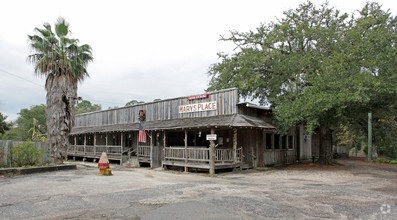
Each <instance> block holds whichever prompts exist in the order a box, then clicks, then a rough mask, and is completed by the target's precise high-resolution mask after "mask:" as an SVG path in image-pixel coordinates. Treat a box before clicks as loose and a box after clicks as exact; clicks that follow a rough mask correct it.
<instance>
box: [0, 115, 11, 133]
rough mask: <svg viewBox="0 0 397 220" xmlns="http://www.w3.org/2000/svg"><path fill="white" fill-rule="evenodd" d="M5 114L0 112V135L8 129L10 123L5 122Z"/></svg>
mask: <svg viewBox="0 0 397 220" xmlns="http://www.w3.org/2000/svg"><path fill="white" fill-rule="evenodd" d="M6 119H7V116H4V115H3V114H2V113H1V112H0V135H1V134H4V133H5V132H6V131H7V130H9V129H10V124H9V123H7V122H6Z"/></svg>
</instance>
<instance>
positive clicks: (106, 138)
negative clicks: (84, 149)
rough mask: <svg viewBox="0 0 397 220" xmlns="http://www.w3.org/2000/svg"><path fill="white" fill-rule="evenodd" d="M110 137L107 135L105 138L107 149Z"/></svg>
mask: <svg viewBox="0 0 397 220" xmlns="http://www.w3.org/2000/svg"><path fill="white" fill-rule="evenodd" d="M108 136H109V134H108V133H106V136H105V146H106V147H107V146H108Z"/></svg>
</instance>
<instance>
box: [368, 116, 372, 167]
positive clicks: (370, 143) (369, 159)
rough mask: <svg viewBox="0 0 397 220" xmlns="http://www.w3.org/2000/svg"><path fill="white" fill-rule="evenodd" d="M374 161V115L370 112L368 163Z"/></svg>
mask: <svg viewBox="0 0 397 220" xmlns="http://www.w3.org/2000/svg"><path fill="white" fill-rule="evenodd" d="M371 161H372V113H371V112H368V162H371Z"/></svg>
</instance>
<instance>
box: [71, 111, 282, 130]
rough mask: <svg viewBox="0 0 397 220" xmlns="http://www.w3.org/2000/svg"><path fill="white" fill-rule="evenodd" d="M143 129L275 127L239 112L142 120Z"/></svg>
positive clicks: (107, 127)
mask: <svg viewBox="0 0 397 220" xmlns="http://www.w3.org/2000/svg"><path fill="white" fill-rule="evenodd" d="M142 126H143V127H144V128H145V130H169V129H184V128H199V127H214V126H218V127H255V128H264V129H274V128H275V127H274V126H273V125H271V124H269V123H267V122H265V121H264V120H262V119H260V118H257V117H251V116H247V115H241V114H232V115H218V116H211V117H198V118H179V119H172V120H164V121H144V122H142ZM137 130H139V123H129V124H114V125H101V126H89V127H73V128H72V132H71V134H84V133H105V132H124V131H137Z"/></svg>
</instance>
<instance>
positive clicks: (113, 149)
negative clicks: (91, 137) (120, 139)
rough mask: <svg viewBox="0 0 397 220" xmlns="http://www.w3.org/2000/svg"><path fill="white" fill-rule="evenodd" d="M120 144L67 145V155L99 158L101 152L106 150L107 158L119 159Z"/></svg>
mask: <svg viewBox="0 0 397 220" xmlns="http://www.w3.org/2000/svg"><path fill="white" fill-rule="evenodd" d="M121 149H122V147H121V146H110V145H95V146H93V145H69V147H68V150H67V154H68V155H69V156H78V157H93V158H99V157H100V156H101V154H102V152H106V155H107V156H108V158H109V159H114V160H121Z"/></svg>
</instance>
